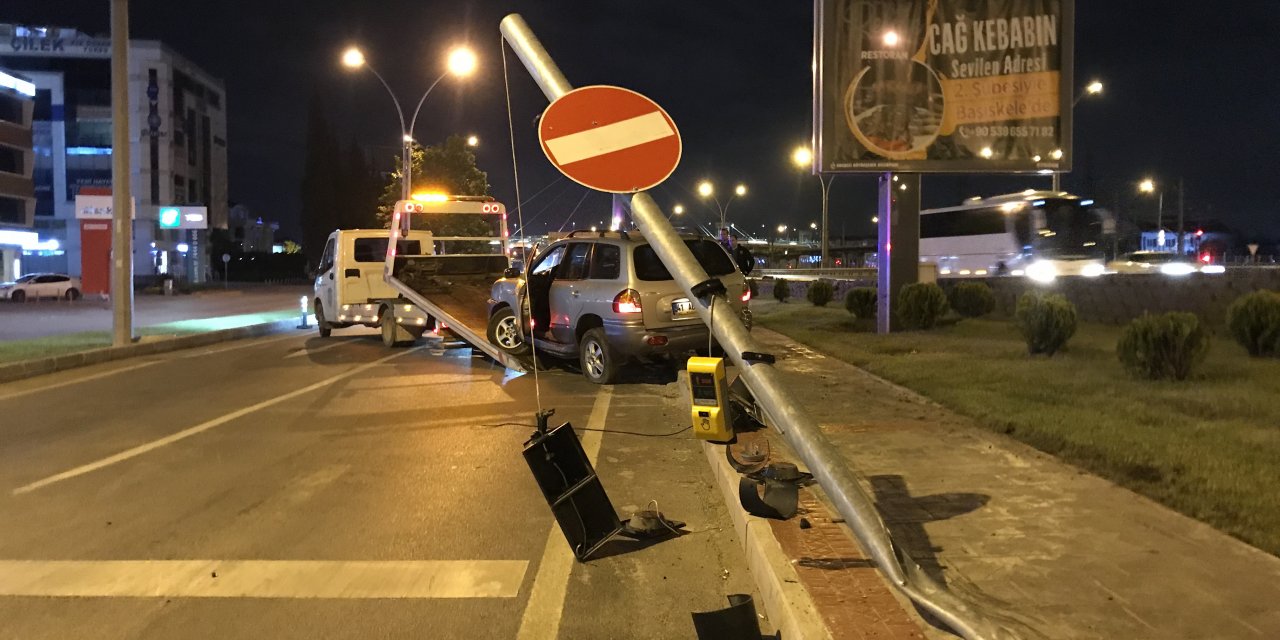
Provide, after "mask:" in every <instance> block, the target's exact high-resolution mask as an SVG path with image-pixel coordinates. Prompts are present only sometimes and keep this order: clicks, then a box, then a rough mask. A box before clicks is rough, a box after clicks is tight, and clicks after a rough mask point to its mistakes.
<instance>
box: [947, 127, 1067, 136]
mask: <svg viewBox="0 0 1280 640" xmlns="http://www.w3.org/2000/svg"><path fill="white" fill-rule="evenodd" d="M1054 129H1055V127H1005V126H994V127H991V126H978V127H967V126H966V127H960V135H962V136H965V137H974V136H976V137H979V138H991V137H1008V138H1040V137H1051V136H1053V135H1054Z"/></svg>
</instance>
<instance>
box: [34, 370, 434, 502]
mask: <svg viewBox="0 0 1280 640" xmlns="http://www.w3.org/2000/svg"><path fill="white" fill-rule="evenodd" d="M421 348H422V347H416V348H412V349H406V350H404V351H400V352H397V353H393V354H391V355H389V356H387V357H385V358H381V359H379V360H375V361H373V362H370V363H368V364H363V365H360V366H359V367H356V368H354V369H351V370H350V371H347V372H345V373H340V374H338V375H336V376H332V377H329V378H325V379H324V380H321V381H320V382H317V383H315V384H310V385H307V386H305V387H303V388H301V389H297V390H295V391H290V392H289V393H286V394H284V395H281V396H276V397H274V398H272V399H270V400H264V401H262V402H259V403H257V404H254V405H250V406H247V407H244V408H243V409H238V410H236V411H232V412H231V413H228V414H226V415H223V416H220V417H217V418H214V419H212V420H209V421H207V422H202V423H200V424H198V425H196V426H194V427H190V428H188V429H183V430H182V431H179V432H177V433H172V434H169V435H167V436H165V437H163V438H160V439H157V440H152V441H151V442H148V443H146V444H142V445H138V446H136V447H133V448H132V449H127V450H125V451H121V452H120V453H117V454H115V455H112V456H107V457H106V458H103V459H101V460H98V461H96V462H90V463H89V464H86V465H82V466H79V467H76V468H74V469H69V470H67V471H63V472H62V473H58V474H55V475H52V476H49V477H47V478H44V479H43V480H37V481H35V482H32V483H31V484H28V485H23V486H21V487H18V488H17V489H14V490H13V495H15V496H17V495H22V494H24V493H30V492H32V491H35V490H36V489H39V488H41V487H47V486H49V485H51V484H53V483H55V482H61V481H63V480H68V479H71V478H75V477H77V476H82V475H84V474H86V473H89V472H92V471H97V470H98V469H101V468H103V467H109V466H111V465H113V464H116V463H117V462H123V461H125V460H128V459H130V458H135V457H137V456H140V455H142V454H144V453H147V452H149V451H153V450H155V449H159V448H160V447H163V446H165V445H169V444H173V443H175V442H178V441H179V440H184V439H186V438H190V437H191V436H194V435H197V434H200V433H203V432H205V431H208V430H210V429H212V428H214V427H217V426H220V425H223V424H226V423H228V422H231V421H232V420H236V419H238V418H242V417H244V416H247V415H249V414H251V413H253V412H255V411H259V410H262V409H265V408H267V407H270V406H273V405H277V404H280V403H281V402H284V401H286V400H292V399H294V398H296V397H298V396H301V395H304V394H307V393H311V392H312V391H315V390H317V389H322V388H324V387H326V386H328V385H331V384H333V383H335V382H338V381H339V380H342V379H344V378H350V377H351V376H354V375H356V374H359V373H363V372H365V371H367V370H369V369H372V368H374V367H376V366H378V365H381V364H383V363H385V362H388V361H390V360H393V359H395V358H399V357H401V356H404V355H407V354H410V353H413V352H415V351H419V350H420V349H421Z"/></svg>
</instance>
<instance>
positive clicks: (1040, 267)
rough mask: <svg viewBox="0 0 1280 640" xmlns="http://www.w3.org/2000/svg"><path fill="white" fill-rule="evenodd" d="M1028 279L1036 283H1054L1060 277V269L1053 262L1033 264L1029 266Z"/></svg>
mask: <svg viewBox="0 0 1280 640" xmlns="http://www.w3.org/2000/svg"><path fill="white" fill-rule="evenodd" d="M1026 273H1027V277H1028V278H1031V279H1032V280H1035V281H1036V282H1042V283H1043V282H1053V280H1054V278H1057V277H1058V268H1057V267H1055V266H1053V263H1052V262H1032V263H1031V264H1029V265H1027V272H1026Z"/></svg>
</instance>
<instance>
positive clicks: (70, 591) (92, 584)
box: [0, 560, 529, 599]
mask: <svg viewBox="0 0 1280 640" xmlns="http://www.w3.org/2000/svg"><path fill="white" fill-rule="evenodd" d="M528 567H529V561H527V560H418V561H384V562H359V561H356V562H352V561H341V562H337V561H316V560H227V561H221V560H105V561H104V560H90V561H80V560H0V596H34V597H55V598H338V599H362V598H514V597H516V596H517V595H519V593H520V584H521V582H523V581H524V574H525V572H526V571H527V570H528ZM215 576H216V577H215Z"/></svg>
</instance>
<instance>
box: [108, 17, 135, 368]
mask: <svg viewBox="0 0 1280 640" xmlns="http://www.w3.org/2000/svg"><path fill="white" fill-rule="evenodd" d="M111 125H112V126H111V210H112V211H111V217H112V225H111V344H112V345H113V346H117V347H120V346H124V345H127V344H131V343H132V342H133V206H132V204H133V198H132V197H131V196H132V190H131V189H130V186H129V0H111Z"/></svg>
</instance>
